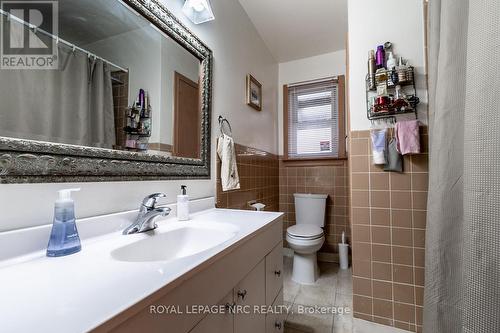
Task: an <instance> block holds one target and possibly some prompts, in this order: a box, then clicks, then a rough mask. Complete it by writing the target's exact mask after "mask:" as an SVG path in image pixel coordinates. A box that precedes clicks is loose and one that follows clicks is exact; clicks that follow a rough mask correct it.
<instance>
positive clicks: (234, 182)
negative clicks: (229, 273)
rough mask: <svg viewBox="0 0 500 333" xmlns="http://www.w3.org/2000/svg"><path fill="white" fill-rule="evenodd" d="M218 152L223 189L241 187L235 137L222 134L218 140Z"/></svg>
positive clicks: (228, 189)
mask: <svg viewBox="0 0 500 333" xmlns="http://www.w3.org/2000/svg"><path fill="white" fill-rule="evenodd" d="M217 154H218V155H219V158H220V160H221V168H220V178H221V183H222V190H223V191H230V190H237V189H239V188H240V178H239V176H238V166H237V165H236V153H235V151H234V141H233V138H232V137H230V136H228V135H225V134H222V135H221V136H220V137H219V140H218V142H217Z"/></svg>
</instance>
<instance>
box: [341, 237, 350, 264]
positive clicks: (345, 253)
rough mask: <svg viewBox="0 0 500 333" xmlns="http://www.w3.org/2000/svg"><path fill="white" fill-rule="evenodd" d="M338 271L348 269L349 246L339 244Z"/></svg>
mask: <svg viewBox="0 0 500 333" xmlns="http://www.w3.org/2000/svg"><path fill="white" fill-rule="evenodd" d="M339 260H340V269H348V268H349V244H342V243H339Z"/></svg>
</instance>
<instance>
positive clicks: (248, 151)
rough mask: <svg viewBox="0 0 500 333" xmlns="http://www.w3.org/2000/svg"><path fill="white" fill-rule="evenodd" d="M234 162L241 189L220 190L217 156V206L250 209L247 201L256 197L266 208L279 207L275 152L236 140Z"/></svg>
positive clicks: (274, 209)
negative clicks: (248, 145) (241, 143)
mask: <svg viewBox="0 0 500 333" xmlns="http://www.w3.org/2000/svg"><path fill="white" fill-rule="evenodd" d="M235 150H236V163H237V165H238V174H239V176H240V189H239V190H234V191H227V192H222V186H221V181H220V165H221V164H220V159H219V158H218V157H217V171H216V172H217V204H216V205H217V207H218V208H235V209H251V207H249V206H248V202H249V201H252V200H257V201H258V202H262V203H263V204H265V205H266V208H265V210H267V211H278V210H279V204H278V198H279V192H278V184H279V183H278V182H279V180H278V156H277V155H274V154H270V153H268V152H265V151H262V150H258V149H255V148H251V147H247V146H243V145H239V144H236V145H235Z"/></svg>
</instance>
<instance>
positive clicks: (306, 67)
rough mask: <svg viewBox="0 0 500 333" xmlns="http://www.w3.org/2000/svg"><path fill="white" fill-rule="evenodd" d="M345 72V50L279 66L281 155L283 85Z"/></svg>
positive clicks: (281, 150) (281, 142) (281, 146)
mask: <svg viewBox="0 0 500 333" xmlns="http://www.w3.org/2000/svg"><path fill="white" fill-rule="evenodd" d="M345 72H346V54H345V50H341V51H336V52H331V53H326V54H321V55H318V56H314V57H309V58H304V59H298V60H293V61H289V62H283V63H280V64H279V81H278V94H279V95H278V124H279V127H278V128H279V130H278V142H279V154H280V155H283V85H285V84H290V83H297V82H302V81H308V80H314V79H321V78H326V77H331V76H336V75H343V74H345Z"/></svg>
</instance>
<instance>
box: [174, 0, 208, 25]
mask: <svg viewBox="0 0 500 333" xmlns="http://www.w3.org/2000/svg"><path fill="white" fill-rule="evenodd" d="M182 12H183V13H184V15H186V16H187V17H188V18H189V19H190V20H191V22H193V23H194V24H201V23H205V22H209V21H212V20H215V16H214V13H213V11H212V7H211V6H210V2H209V0H186V2H184V6H183V7H182Z"/></svg>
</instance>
